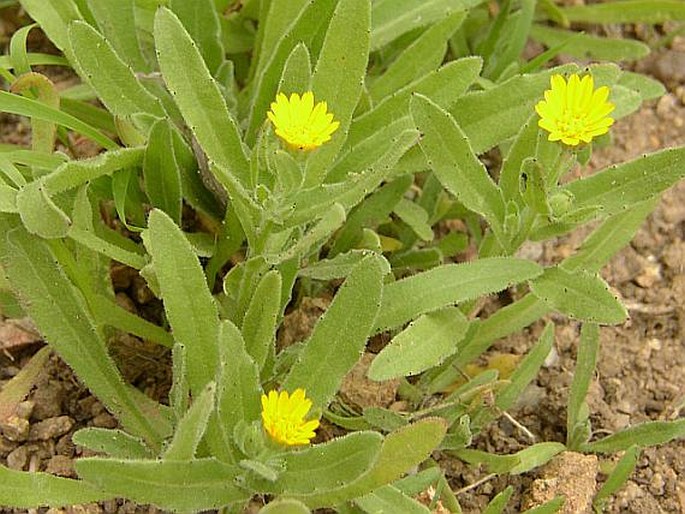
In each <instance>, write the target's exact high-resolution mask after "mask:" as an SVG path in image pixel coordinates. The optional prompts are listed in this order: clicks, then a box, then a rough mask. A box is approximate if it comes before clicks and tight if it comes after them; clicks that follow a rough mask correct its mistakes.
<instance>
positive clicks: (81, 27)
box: [69, 21, 164, 116]
mask: <svg viewBox="0 0 685 514" xmlns="http://www.w3.org/2000/svg"><path fill="white" fill-rule="evenodd" d="M69 42H70V44H71V46H72V48H73V49H74V57H75V59H76V62H77V63H78V65H79V67H80V69H81V70H82V71H83V74H84V78H85V79H86V80H87V81H88V83H89V84H90V85H91V86H92V88H93V89H94V90H95V91H96V92H97V94H98V96H99V97H100V99H101V100H102V103H104V104H105V106H107V109H108V110H109V111H110V112H112V113H113V114H115V115H117V116H131V115H132V114H138V113H149V114H152V115H155V116H164V110H163V109H162V106H161V104H160V103H159V101H158V100H157V99H156V98H155V97H154V96H153V95H152V94H151V93H149V92H148V91H147V90H146V89H145V88H144V87H143V86H142V84H141V83H140V82H139V81H138V79H137V78H136V76H135V75H134V74H133V71H132V70H131V68H130V67H129V66H128V65H127V64H126V63H124V62H123V61H122V60H121V58H120V57H119V56H118V55H117V54H116V52H115V51H114V49H113V48H112V46H111V45H110V43H109V42H108V41H107V40H106V39H105V38H104V37H103V36H102V35H101V34H100V33H99V32H97V31H96V30H95V29H94V28H93V27H91V26H90V25H88V24H87V23H85V22H82V21H76V22H73V23H72V24H71V25H70V26H69Z"/></svg>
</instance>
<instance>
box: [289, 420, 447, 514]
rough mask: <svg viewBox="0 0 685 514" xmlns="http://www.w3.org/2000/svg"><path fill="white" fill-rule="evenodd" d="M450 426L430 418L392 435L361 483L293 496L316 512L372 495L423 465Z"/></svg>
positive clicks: (360, 477)
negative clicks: (328, 490) (319, 509)
mask: <svg viewBox="0 0 685 514" xmlns="http://www.w3.org/2000/svg"><path fill="white" fill-rule="evenodd" d="M446 430H447V423H446V422H445V421H444V420H443V419H439V418H426V419H423V420H421V421H419V422H417V423H413V424H411V425H407V426H405V427H402V428H400V429H398V430H396V431H394V432H392V433H390V434H389V435H388V436H387V437H386V438H385V440H384V441H383V445H382V446H381V449H380V454H379V455H378V458H377V459H376V461H375V464H374V465H373V467H372V468H371V469H370V470H369V471H368V472H367V473H364V474H363V475H361V476H359V478H358V479H357V480H354V481H353V482H351V483H347V484H342V485H341V487H339V488H338V489H336V490H332V491H330V492H325V491H324V492H320V493H318V492H312V493H311V494H308V495H302V496H300V495H292V496H295V497H297V498H298V499H300V500H302V501H303V502H305V503H306V504H307V505H309V507H310V508H312V509H315V508H319V507H326V506H333V505H339V504H340V503H343V502H345V501H348V500H351V499H353V498H358V497H360V496H363V495H365V494H368V493H370V492H372V491H374V490H375V489H377V488H379V487H381V486H384V485H386V484H390V483H392V482H394V481H395V480H397V479H398V478H400V477H401V476H402V475H403V474H404V473H407V472H408V471H409V470H410V469H412V468H413V467H415V466H418V465H419V464H421V463H422V462H423V461H424V460H425V459H427V458H428V457H429V456H430V453H431V452H432V451H433V450H434V449H435V448H436V447H437V446H438V445H439V444H440V442H441V441H442V439H443V437H444V436H445V432H446Z"/></svg>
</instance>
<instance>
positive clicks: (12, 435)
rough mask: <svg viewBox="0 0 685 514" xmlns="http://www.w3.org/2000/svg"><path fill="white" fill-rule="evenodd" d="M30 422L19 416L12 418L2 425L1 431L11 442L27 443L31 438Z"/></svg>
mask: <svg viewBox="0 0 685 514" xmlns="http://www.w3.org/2000/svg"><path fill="white" fill-rule="evenodd" d="M29 428H30V425H29V422H28V420H26V419H24V418H20V417H19V416H10V417H9V418H7V419H6V420H5V421H3V422H2V423H0V430H2V433H3V435H4V436H5V437H6V438H7V439H9V440H10V441H16V442H21V441H26V439H27V438H28V436H29Z"/></svg>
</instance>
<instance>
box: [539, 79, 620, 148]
mask: <svg viewBox="0 0 685 514" xmlns="http://www.w3.org/2000/svg"><path fill="white" fill-rule="evenodd" d="M550 82H551V86H552V87H551V89H548V90H547V91H545V99H544V100H541V101H540V102H538V104H537V105H536V106H535V110H536V111H537V113H538V114H539V115H540V120H539V121H538V126H540V127H541V128H543V129H545V130H546V131H548V132H549V140H550V141H559V140H561V141H562V142H563V143H565V144H567V145H570V146H576V145H579V144H580V143H581V142H583V143H589V142H590V141H592V138H593V137H596V136H601V135H602V134H606V133H607V132H608V131H609V127H610V126H611V125H612V124H613V123H614V120H613V118H610V117H609V113H610V112H611V111H613V110H614V104H612V103H610V102H607V98H609V88H608V87H606V86H602V87H600V88H597V89H595V88H594V87H595V86H594V81H593V80H592V76H590V75H585V76H584V77H583V78H582V79H581V78H580V77H578V75H577V74H575V73H574V74H573V75H571V77H570V78H569V80H568V82H566V80H564V77H562V76H561V75H552V78H551V81H550Z"/></svg>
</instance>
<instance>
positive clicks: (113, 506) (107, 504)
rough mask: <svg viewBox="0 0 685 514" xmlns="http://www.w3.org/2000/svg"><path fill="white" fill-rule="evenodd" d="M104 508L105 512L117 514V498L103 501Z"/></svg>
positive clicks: (106, 513)
mask: <svg viewBox="0 0 685 514" xmlns="http://www.w3.org/2000/svg"><path fill="white" fill-rule="evenodd" d="M102 508H103V510H104V511H105V514H116V512H117V509H118V508H119V504H118V503H117V501H116V500H105V501H103V502H102Z"/></svg>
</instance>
